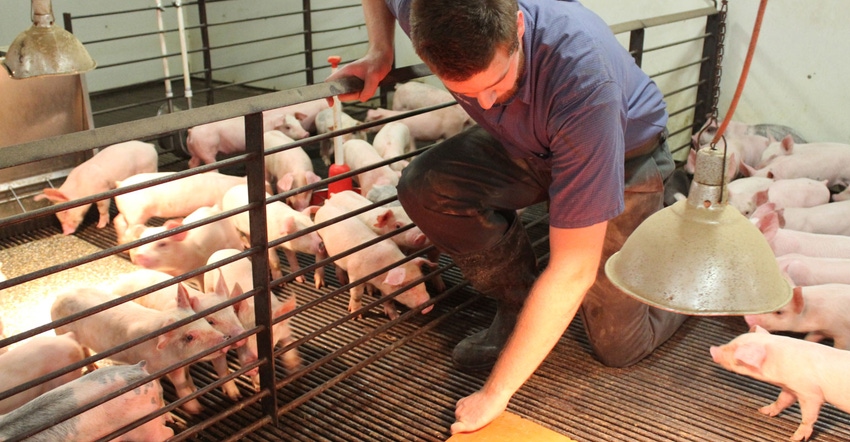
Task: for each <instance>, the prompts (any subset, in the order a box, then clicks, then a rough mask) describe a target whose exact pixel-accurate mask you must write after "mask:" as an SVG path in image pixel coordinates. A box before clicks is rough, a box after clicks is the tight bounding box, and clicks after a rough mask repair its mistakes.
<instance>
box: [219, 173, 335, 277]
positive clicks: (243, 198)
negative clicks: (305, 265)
mask: <svg viewBox="0 0 850 442" xmlns="http://www.w3.org/2000/svg"><path fill="white" fill-rule="evenodd" d="M269 197H271V195H269V194H266V198H269ZM221 205H222V209H223V210H225V211H228V210H232V209H236V208H240V207H244V206H246V205H248V186H244V185H240V186H235V187H233V188H232V189H230V190H229V191H227V193H225V194H224V197H223V198H222V199H221ZM312 212H313V208H309V207H308V208H307V209H304V210H303V211H301V212H299V211H297V210H295V209H293V208H292V207H289V205H287V204H286V203H284V202H281V201H274V202H271V203H268V204H266V218H267V221H266V227H267V230H268V233H267V234H268V240H269V241H275V240H277V239H280V238H282V237H284V236H289V235H293V234H295V233H296V232H300V231H302V230H305V229H307V228H310V227H312V226H313V220H312V218H311V214H312ZM229 219H230V221H231V223H232V226H233V227H235V229H236V231H238V232H240V233H241V234H242V236H243V237H244V238H245V240H246V241H250V237H251V225H250V219H249V215H248V212H241V213H238V214H236V215H233V216H232V217H230V218H229ZM277 247H279V248H280V249H281V251H282V252H283V254H284V255H286V260H287V262H289V268H290V270H291V271H292V272H297V271H298V270H300V269H301V265H300V264H299V263H298V256H297V255H296V252H301V253H307V254H310V255H314V256H315V257H316V261H319V260H321V259H324V258H326V257H327V255H326V254H325V248H324V245H323V244H322V239H321V238H319V235H318V234H317V233H316V232H315V231H314V232H310V233H307V234H301V235H300V236H298V237H296V238H293V239H291V240H289V241H285V242H283V243H281V244H280V245H278V246H277ZM226 248H238V247H234V246H231V247H219V248H218V249H217V250H220V249H226ZM268 255H269V264H270V266H271V271H272V277H273V278H280V277H282V276H283V273H282V272H281V270H280V260H279V258H278V256H277V251H276V250H275V248H274V247H272V248H269V252H268ZM207 258H209V255H207ZM295 280H296V281H298V282H305V281H306V279H305V278H304V275H299V276H298V277H296V278H295ZM313 280H314V283H315V286H316V288H319V287H321V286H322V285H324V283H325V268H324V267H323V266H319V267H318V268H316V271H315V273H314V274H313Z"/></svg>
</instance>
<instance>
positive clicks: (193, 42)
mask: <svg viewBox="0 0 850 442" xmlns="http://www.w3.org/2000/svg"><path fill="white" fill-rule="evenodd" d="M351 2H356V0H314V5H316V6H315V7H327V6H329V5H334V4H350V3H351ZM154 3H155V2H154V0H122V1H121V2H106V1H103V0H100V1H95V0H55V1H54V4H53V6H54V11H55V13H56V16H57V18H58V20H59V21H60V24H61V14H62V12H65V11H71V12H73V13H74V15H80V14H91V13H95V12H100V11H105V10H109V9H118V8H120V9H133V8H141V7H150V6H153V4H154ZM166 4H170V1H166ZM584 4H585V5H586V6H587V7H588V8H590V9H592V10H594V11H595V12H597V13H598V14H599V15H600V16H602V18H603V19H605V20H606V21H607V22H608V23H611V24H615V23H620V22H624V21H630V20H635V19H639V18H647V17H652V16H657V15H661V14H668V13H673V12H677V11H682V10H689V9H694V8H699V7H703V6H707V5H712V4H713V3H712V2H711V1H709V0H632V1H622V0H585V1H584ZM758 4H759V2H758V1H757V0H736V1H732V2H730V6H729V20H728V24H727V32H728V35H727V37H726V52H725V54H726V55H725V58H724V64H723V78H722V82H721V99H720V103H719V110H718V111H719V114H720V115H721V117H722V116H724V114H725V113H726V112H727V109H728V107H729V103H730V101H731V99H732V95H733V93H734V91H735V88H736V86H737V83H738V78H739V76H740V72H741V68H742V64H743V60H744V56H745V54H746V51H747V46H748V44H749V39H750V35H751V32H752V27H753V22H754V19H755V14H756V11H757V9H758ZM213 5H216V4H215V3H213ZM221 5H222V7H223V8H224V9H221V10H216V11H215V12H214V14H218V16H220V17H224V16H226V17H228V18H233V17H237V16H238V15H239V14H243V13H247V12H248V11H247V10H246V8H249V7H250V9H251V11H256V10H263V11H265V10H274V11H279V10H282V9H284V8H285V7H286V8H289V7H300V2H297V1H293V0H287V1H285V2H281V1H266V2H263V1H251V2H246V1H234V2H222V3H221ZM225 5H229V6H225ZM216 7H218V6H216ZM0 8H2V14H0V46H6V45H8V44H11V42H12V40H13V39H14V37H15V36H16V35H17V34H18V33H19V32H21V31H23V30H25V29H26V28H27V27H29V26H30V24H31V21H30V17H29V14H30V2H28V1H26V0H0ZM228 8H229V9H228ZM186 9H187V13H188V14H189V15H190V17H191V18H190V19H191V20H192V21H193V22H196V21H197V18H195V17H194V15H193V14H194V7H189V8H186ZM211 9H212V6H211ZM167 10H169V11H171V12H172V13H171V14H167V16H166V28H175V27H176V20H175V19H174V16H173V9H171V8H168V9H167ZM355 10H356V9H355ZM211 19H212V17H211ZM358 20H362V16H360V15H359V13H353V12H352V11H349V10H344V11H343V12H340V13H326V14H324V15H323V16H322V17H321V18H320V19H318V20H314V26H316V27H317V28H323V27H324V28H329V27H338V26H346V25H348V24H351V23H353V22H356V21H358ZM848 21H850V2H848V1H846V0H820V1H818V2H801V1H799V0H772V1H771V2H769V4H768V6H767V12H766V15H765V18H764V23H763V25H762V29H761V35H760V38H759V41H758V47H757V49H756V52H755V57H754V60H753V64H752V68H751V70H750V74H749V77H748V79H747V82H746V88H745V89H744V92H743V95H742V97H741V101H740V103H739V105H738V109H737V111H736V113H735V115H734V116H733V119H735V120H738V121H743V122H747V123H762V122H767V123H776V124H784V125H788V126H791V127H794V128H796V129H797V130H798V131H799V132H800V133H801V134H802V135H803V136H805V137H807V138H808V139H810V140H811V141H821V140H822V141H837V142H844V143H850V125H847V124H844V120H845V117H844V115H845V114H846V113H847V110H846V108H847V107H848V105H847V103H850V89H848V88H847V87H845V83H844V81H842V80H843V78H842V77H843V76H844V75H843V74H844V73H845V72H847V71H848V68H850V58H848V57H847V55H848V54H850V51H848V45H850V27H847V26H846V23H847V22H848ZM88 22H89V23H90V26H88V27H86V28H80V27H78V28H75V33H76V34H77V35H79V36H80V38H81V39H82V40H84V41H89V40H93V39H97V38H102V37H99V36H100V35H111V34H114V33H116V32H119V31H120V32H126V33H132V32H153V31H155V30H156V21H155V15H154V13H153V12H145V13H140V14H136V15H134V16H132V17H130V18H129V19H127V20H122V21H114V20H112V19H110V18H108V17H107V18H104V19H96V20H90V21H88ZM250 26H251V27H252V28H248V27H241V28H240V27H239V26H234V27H233V28H232V29H229V30H226V32H221V33H219V34H218V35H216V38H219V39H228V40H233V41H238V39H239V38H241V37H243V34H245V35H247V34H259V33H261V32H263V31H264V30H263V29H259V28H262V27H263V26H267V27H269V28H274V31H276V32H277V33H280V31H281V28H289V27H291V28H294V29H297V28H298V26H300V23H295V22H294V21H289V22H286V21H283V22H281V21H275V20H268V21H266V23H265V25H256V24H252V25H250ZM253 28H258V29H253ZM347 32H349V34H340V35H331V34H327V35H326V37H323V38H329V39H331V40H332V41H333V40H335V41H340V40H342V41H351V40H355V39H356V38H361V37H360V36H362V35H365V29H364V28H363V27H362V26H361V27H359V28H356V29H354V30H351V31H347ZM653 32H654V31H653ZM653 32H648V33H647V46H652V39H654V38H656V37H654V36H653V35H654V34H653ZM662 32H680V31H679V30H678V29H675V28H671V29H669V30H667V29H664V30H662ZM689 32H690V31H689ZM198 35H199V34H198V33H197V31H194V32H190V33H189V36H190V42H189V45H190V47H192V48H197V47H198V46H199V45H200V41H199V38H198ZM355 35H356V36H357V37H355ZM317 37H319V36H317ZM621 37H622V38H621V40H622V41H624V44H625V38H627V36H621ZM293 41H294V40H293ZM215 43H221V41H218V42H216V41H214V44H215ZM397 43H398V47H399V51H400V52H399V55H398V57H397V64H398V65H399V66H403V65H406V64H410V63H416V62H418V60H416V58H415V54H413V53H412V51H410V50H409V42H408V40H407V37H406V36H403V35H402V34H400V33H399V36H398V38H397ZM167 44H168V50H169V52H172V53H176V52H177V51H178V50H179V45H178V44H177V40H176V35H174V34H172V35H169V40H168V43H167ZM286 44H290V43H286V42H279V43H272V44H270V45H267V46H263V45H256V47H255V48H247V47H246V48H242V47H240V49H239V51H240V54H235V55H234V57H238V56H243V55H244V56H246V57H248V56H252V55H253V56H254V57H253V58H256V54H252V52H260V53H263V52H266V53H268V52H273V51H275V50H277V49H276V48H277V47H279V46H280V45H286ZM291 44H295V43H291ZM89 46H90V49H89V50H90V51H91V52H92V53H93V55H94V56H95V59H96V61H97V62H98V64H99V65H100V66H105V65H107V64H109V63H113V62H115V61H116V60H119V59H122V58H124V59H126V56H127V54H128V53H130V54H134V55H136V56H139V57H147V56H150V57H155V56H157V55H158V54H159V52H160V49H159V40H158V37H157V36H156V35H151V36H150V37H147V38H146V39H145V44H143V45H140V44H138V43H132V44H130V43H127V44H122V43H120V42H119V43H112V44H111V45H109V46H108V48H107V46H106V45H103V44H92V45H89ZM697 46H698V45H692V46H690V47H688V46H687V45H686V46H684V47H681V48H675V49H671V50H665V51H659V53H663V57H660V58H659V57H656V56H655V55H649V54H648V55H647V56H646V58H645V63H644V69H645V70H646V71H647V72H648V73H650V74H651V75H652V74H653V73H656V72H660V71H662V70H663V69H664V66H665V65H666V64H668V63H670V62H668V61H665V60H664V58H667V59H669V60H674V61H676V62H678V61H680V60H683V59H688V57H693V56H695V55H698V54H694V51H697V49H696V47H697ZM286 51H291V50H290V48H286ZM364 51H365V45H362V44H361V45H355V46H352V47H347V48H345V49H341V50H338V51H335V52H337V53H338V54H339V55H342V56H343V59H344V60H353V59H354V58H356V57H357V56H359V55H360V54H362V53H363V52H364ZM327 55H330V54H320V55H317V57H316V60H315V63H316V64H317V65H321V64H322V63H323V62H325V63H326V58H327ZM299 62H300V61H296V60H295V59H292V60H285V61H283V62H278V64H277V65H275V64H274V63H270V64H269V65H267V66H265V67H261V68H260V69H259V72H246V71H243V72H238V73H232V74H226V73H224V72H222V73H220V74H219V76H220V77H222V78H223V79H224V80H229V81H242V80H244V79H246V78H255V77H257V76H263V75H264V74H265V75H270V74H268V73H267V72H268V71H275V70H277V71H283V70H284V69H287V68H289V67H290V66H295V65H297V63H299ZM198 63H200V60H199V58H198V57H193V58H192V66H191V68H190V69H191V70H193V71H195V70H198V69H200V66H199V65H198ZM674 64H675V63H674ZM169 66H170V71H171V73H172V74H175V73H177V74H179V73H180V72H181V69H180V61H179V57H172V58H171V59H170V64H169ZM162 72H163V68H162V63H161V61H159V60H156V61H151V62H147V63H143V64H134V65H130V66H128V67H126V68H111V69H108V70H107V69H104V70H101V71H98V70H95V71H93V72H91V73H89V74H88V75H87V80H88V84H89V88H90V90H92V91H96V90H101V89H107V88H110V87H115V86H116V85H120V84H126V83H128V82H141V81H146V80H151V79H154V78H161V77H162ZM328 73H329V70H325V71H322V72H320V73H318V74H317V79H321V78H323V77H325V76H327V74H328ZM689 75H691V74H684V75H682V76H681V77H680V78H675V79H673V78H656V81H657V82H659V83H663V82H679V83H683V84H684V83H687V81H689V80H690V78H687V77H689ZM665 77H667V76H665ZM267 86H268V87H277V88H281V87H292V86H297V85H295V84H294V85H291V86H289V85H286V84H283V85H281V84H271V85H267ZM178 92H179V91H178ZM686 98H690V97H685V96H684V95H682V96H681V97H676V98H675V99H671V100H669V101H668V105H669V106H670V107H671V108H674V107H675V106H677V105H678V102H677V101H678V100H681V101H683V102H685V101H687V99H686Z"/></svg>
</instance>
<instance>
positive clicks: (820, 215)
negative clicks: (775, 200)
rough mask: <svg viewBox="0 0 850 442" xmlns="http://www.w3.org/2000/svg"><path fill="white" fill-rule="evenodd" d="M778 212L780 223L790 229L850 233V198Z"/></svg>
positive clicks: (836, 233) (789, 208)
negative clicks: (849, 221)
mask: <svg viewBox="0 0 850 442" xmlns="http://www.w3.org/2000/svg"><path fill="white" fill-rule="evenodd" d="M768 204H770V203H768ZM774 208H775V207H774ZM777 213H778V214H779V216H780V224H781V225H782V226H783V227H784V228H786V229H789V230H797V231H800V232H811V233H824V234H828V235H850V223H848V222H847V221H848V220H850V200H847V201H838V202H834V203H826V204H821V205H819V206H814V207H786V208H784V209H778V210H777Z"/></svg>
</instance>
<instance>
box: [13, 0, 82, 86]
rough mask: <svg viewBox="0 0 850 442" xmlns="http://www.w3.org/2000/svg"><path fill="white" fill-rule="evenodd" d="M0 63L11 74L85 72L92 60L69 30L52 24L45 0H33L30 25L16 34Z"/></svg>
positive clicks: (26, 76) (50, 10)
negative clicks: (31, 23)
mask: <svg viewBox="0 0 850 442" xmlns="http://www.w3.org/2000/svg"><path fill="white" fill-rule="evenodd" d="M3 64H4V65H5V66H6V69H7V70H8V71H9V74H10V75H11V76H12V78H16V79H21V78H30V77H39V76H45V75H69V74H79V73H82V72H87V71H90V70H92V69H94V68H95V66H96V64H95V62H94V60H92V58H91V56H90V55H89V53H88V52H87V51H86V49H85V48H84V47H83V44H82V43H80V41H79V40H77V38H76V37H74V35H73V34H71V33H70V32H68V31H66V30H64V29H62V28H58V27H56V26H53V12H52V5H51V4H50V2H49V1H47V2H45V1H43V0H33V25H32V26H31V27H30V28H29V29H27V30H26V31H24V32H21V33H20V34H18V36H17V37H16V38H15V41H13V42H12V45H11V46H9V50H8V51H7V52H6V58H5V59H4V60H3Z"/></svg>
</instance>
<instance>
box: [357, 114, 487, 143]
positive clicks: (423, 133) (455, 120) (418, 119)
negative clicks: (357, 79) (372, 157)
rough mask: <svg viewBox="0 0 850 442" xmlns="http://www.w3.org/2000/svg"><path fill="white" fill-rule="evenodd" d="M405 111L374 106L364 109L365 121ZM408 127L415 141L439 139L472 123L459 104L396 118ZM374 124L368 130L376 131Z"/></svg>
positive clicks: (378, 128) (452, 134)
mask: <svg viewBox="0 0 850 442" xmlns="http://www.w3.org/2000/svg"><path fill="white" fill-rule="evenodd" d="M405 112H407V111H395V110H390V109H383V108H376V109H369V110H368V111H366V121H367V122H369V121H378V120H383V119H385V118H389V117H395V116H397V115H401V114H403V113H405ZM398 121H400V122H402V123H404V124H405V125H406V126H407V127H408V128H409V129H410V136H411V137H413V139H414V140H417V141H439V140H445V139H446V138H449V137H452V136H454V135H457V134H459V133H460V132H461V131H463V130H464V129H466V128H467V127H469V126H471V125H472V122H471V121H472V120H470V118H469V115H468V114H467V113H466V111H464V110H463V108H461V107H460V106H459V105H454V106H449V107H444V108H440V109H437V110H434V111H431V112H425V113H422V114H418V115H413V116H410V117H407V118H403V119H401V120H398ZM381 127H382V126H380V125H379V126H375V127H372V128H370V129H369V131H373V132H375V131H378V130H380V129H381Z"/></svg>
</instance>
